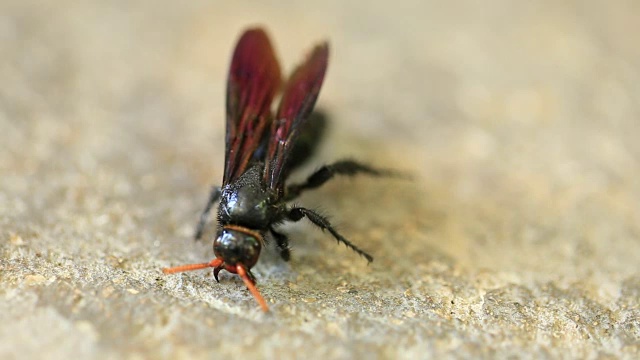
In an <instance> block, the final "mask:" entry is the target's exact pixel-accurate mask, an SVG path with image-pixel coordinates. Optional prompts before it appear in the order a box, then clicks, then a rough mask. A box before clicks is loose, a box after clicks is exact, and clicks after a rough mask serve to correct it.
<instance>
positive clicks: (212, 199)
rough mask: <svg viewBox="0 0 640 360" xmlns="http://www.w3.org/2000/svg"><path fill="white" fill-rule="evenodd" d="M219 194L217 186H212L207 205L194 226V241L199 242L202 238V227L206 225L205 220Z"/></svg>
mask: <svg viewBox="0 0 640 360" xmlns="http://www.w3.org/2000/svg"><path fill="white" fill-rule="evenodd" d="M220 194H222V190H221V189H220V187H219V186H214V187H212V188H211V194H210V195H209V199H208V200H207V205H206V206H205V207H204V210H203V211H202V214H200V220H198V225H197V226H196V233H195V236H194V238H195V239H196V240H200V238H201V237H202V233H203V231H204V226H205V225H206V224H207V219H208V218H209V213H210V212H211V208H212V207H213V204H215V203H216V201H218V200H219V199H220Z"/></svg>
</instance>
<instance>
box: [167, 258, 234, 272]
mask: <svg viewBox="0 0 640 360" xmlns="http://www.w3.org/2000/svg"><path fill="white" fill-rule="evenodd" d="M222 263H223V261H222V259H218V258H216V259H213V260H211V262H208V263H201V264H187V265H180V266H174V267H171V268H164V269H162V272H163V273H165V274H175V273H179V272H184V271H193V270H202V269H206V268H210V267H212V268H216V267H218V266H220V265H222Z"/></svg>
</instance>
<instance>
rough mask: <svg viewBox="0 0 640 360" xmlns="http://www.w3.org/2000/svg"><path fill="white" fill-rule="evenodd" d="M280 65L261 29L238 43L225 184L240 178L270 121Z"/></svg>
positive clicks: (229, 88)
mask: <svg viewBox="0 0 640 360" xmlns="http://www.w3.org/2000/svg"><path fill="white" fill-rule="evenodd" d="M280 84H281V77H280V66H279V65H278V61H277V60H276V57H275V55H274V52H273V48H272V47H271V43H270V42H269V38H268V37H267V34H266V33H265V32H264V31H263V30H262V29H258V28H257V29H249V30H247V31H245V33H244V34H242V36H241V37H240V40H238V44H237V45H236V49H235V51H234V53H233V59H232V60H231V67H230V69H229V79H228V80H227V134H226V139H225V140H226V154H225V169H224V178H223V180H222V183H223V185H224V184H228V183H229V182H231V181H232V180H234V179H236V178H237V177H238V176H240V175H241V174H242V173H243V172H244V171H245V170H246V168H247V165H248V164H249V160H250V159H251V157H252V155H253V152H254V151H255V150H256V148H257V147H258V145H260V139H261V138H262V135H263V133H264V131H265V129H267V127H268V125H269V123H270V121H271V111H270V109H271V102H272V101H273V97H274V96H275V94H276V92H277V91H278V89H279V88H280Z"/></svg>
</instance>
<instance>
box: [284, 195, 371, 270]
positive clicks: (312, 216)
mask: <svg viewBox="0 0 640 360" xmlns="http://www.w3.org/2000/svg"><path fill="white" fill-rule="evenodd" d="M287 217H288V218H289V219H290V220H291V221H298V220H300V219H302V218H303V217H306V218H307V219H309V221H311V222H312V223H314V224H315V225H316V226H317V227H319V228H321V229H322V230H327V231H329V232H330V233H331V235H333V237H334V238H336V240H337V241H338V242H341V243H343V244H345V245H346V246H347V247H348V248H350V249H351V250H353V251H355V252H357V253H358V254H360V255H361V256H364V257H365V258H366V259H367V261H368V262H372V261H373V256H371V255H369V254H367V253H366V252H364V251H363V250H360V248H358V247H357V246H355V245H354V244H352V243H351V242H350V241H349V240H347V239H345V238H344V236H342V235H340V234H339V233H338V232H337V231H336V229H334V228H333V226H332V225H331V223H330V222H329V220H327V218H325V217H324V216H322V215H320V214H318V213H317V212H315V211H313V210H309V209H305V208H301V207H293V208H291V209H289V214H288V215H287Z"/></svg>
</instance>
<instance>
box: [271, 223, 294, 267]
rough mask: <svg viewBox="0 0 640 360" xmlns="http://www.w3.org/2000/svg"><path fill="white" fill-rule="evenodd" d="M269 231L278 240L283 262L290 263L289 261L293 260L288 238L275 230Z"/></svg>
mask: <svg viewBox="0 0 640 360" xmlns="http://www.w3.org/2000/svg"><path fill="white" fill-rule="evenodd" d="M269 230H270V231H271V234H272V235H273V237H274V238H275V239H276V244H277V245H278V248H279V249H280V256H281V257H282V260H284V261H289V259H290V258H291V250H289V238H287V235H285V234H281V233H279V232H277V231H275V230H273V228H269Z"/></svg>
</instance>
